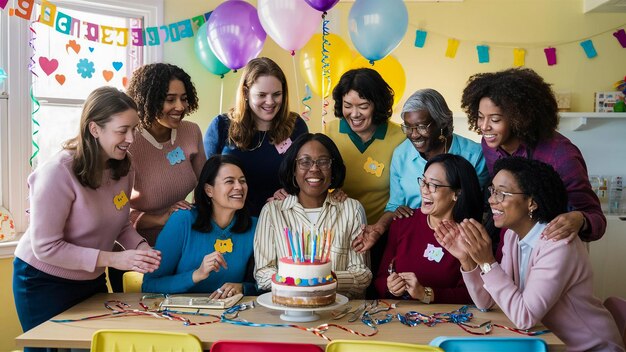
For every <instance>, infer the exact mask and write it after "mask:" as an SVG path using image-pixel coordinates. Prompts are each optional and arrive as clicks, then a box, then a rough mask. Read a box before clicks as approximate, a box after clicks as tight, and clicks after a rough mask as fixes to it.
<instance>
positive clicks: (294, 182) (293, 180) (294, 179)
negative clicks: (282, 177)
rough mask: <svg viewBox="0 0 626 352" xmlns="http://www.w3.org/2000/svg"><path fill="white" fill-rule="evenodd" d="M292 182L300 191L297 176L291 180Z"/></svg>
mask: <svg viewBox="0 0 626 352" xmlns="http://www.w3.org/2000/svg"><path fill="white" fill-rule="evenodd" d="M291 182H292V183H293V186H294V187H296V189H298V184H297V183H296V176H295V175H294V176H293V178H292V179H291Z"/></svg>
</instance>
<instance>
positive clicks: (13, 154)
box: [0, 0, 163, 258]
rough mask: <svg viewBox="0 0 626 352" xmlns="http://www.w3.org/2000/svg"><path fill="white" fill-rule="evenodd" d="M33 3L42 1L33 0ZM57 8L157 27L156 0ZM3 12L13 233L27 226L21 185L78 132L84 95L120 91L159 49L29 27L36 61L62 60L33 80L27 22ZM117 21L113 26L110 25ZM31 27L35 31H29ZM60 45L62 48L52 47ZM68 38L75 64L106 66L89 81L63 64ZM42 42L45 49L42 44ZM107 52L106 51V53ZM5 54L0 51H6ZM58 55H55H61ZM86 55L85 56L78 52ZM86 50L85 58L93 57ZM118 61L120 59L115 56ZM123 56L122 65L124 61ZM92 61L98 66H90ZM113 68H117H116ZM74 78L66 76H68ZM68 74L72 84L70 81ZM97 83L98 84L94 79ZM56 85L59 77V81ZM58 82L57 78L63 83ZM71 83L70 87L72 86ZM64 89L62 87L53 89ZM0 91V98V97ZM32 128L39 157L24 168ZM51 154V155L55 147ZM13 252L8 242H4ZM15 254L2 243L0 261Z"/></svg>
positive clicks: (5, 140)
mask: <svg viewBox="0 0 626 352" xmlns="http://www.w3.org/2000/svg"><path fill="white" fill-rule="evenodd" d="M17 2H18V0H9V2H8V5H7V8H9V7H12V6H13V7H15V6H16V4H17ZM37 3H40V1H39V0H37ZM53 3H54V5H56V6H57V10H59V9H61V10H62V12H64V13H66V14H67V15H70V16H76V17H78V18H81V19H84V20H86V21H93V22H94V23H98V24H104V25H111V26H119V27H123V28H129V27H134V26H137V27H138V26H142V25H143V27H149V26H158V25H160V24H162V22H163V19H162V17H163V2H162V0H134V1H120V0H99V1H96V0H57V1H54V2H53ZM39 6H40V5H37V8H36V9H35V10H34V11H33V15H32V16H33V18H34V17H35V16H36V15H38V14H39V12H40V7H39ZM7 12H8V11H0V48H2V50H0V67H2V68H3V69H4V70H5V71H6V72H7V75H8V77H7V79H6V80H5V82H4V83H0V201H1V202H0V203H1V205H2V206H3V207H5V208H6V209H8V210H9V211H10V212H11V213H12V215H13V218H14V219H15V226H16V230H17V232H18V233H23V232H24V231H25V229H26V227H27V225H28V221H27V220H28V219H27V213H26V210H27V209H28V189H27V183H26V180H27V178H28V175H29V174H30V172H31V171H32V170H33V168H34V167H36V165H37V163H38V162H39V163H40V162H42V161H44V160H45V158H47V157H49V156H50V155H51V154H52V153H53V152H55V151H56V150H58V149H59V148H60V142H62V141H63V140H65V139H67V138H69V137H71V136H73V135H75V134H76V132H77V121H78V120H79V118H80V111H81V105H82V103H83V100H84V99H85V98H86V96H87V95H88V94H89V92H91V90H93V89H94V88H96V87H99V86H102V85H113V86H116V87H120V88H121V87H122V79H123V77H130V74H131V73H132V69H133V68H135V67H137V66H139V65H142V64H144V63H148V62H158V61H160V60H161V51H162V47H161V46H144V47H133V46H132V45H128V46H126V47H120V46H116V47H115V48H111V47H113V46H114V45H106V44H102V43H97V42H94V43H92V44H93V45H89V44H90V42H89V41H87V40H86V39H84V36H81V38H77V37H76V36H72V35H65V34H61V33H57V32H56V31H55V29H52V28H50V27H48V29H46V28H44V27H46V26H45V25H42V24H35V25H34V26H37V27H36V31H37V34H36V36H37V39H36V51H35V56H34V57H33V58H34V59H35V60H38V58H39V57H40V56H45V57H46V58H48V59H52V58H54V57H55V56H57V55H65V56H63V57H62V60H58V61H59V67H58V68H57V69H56V70H55V71H58V72H53V73H52V74H51V75H46V73H44V72H43V71H42V70H41V67H40V65H39V63H38V64H37V66H38V67H37V68H36V69H35V72H36V73H37V74H38V75H39V78H37V77H32V75H31V74H30V72H29V71H28V70H27V69H25V64H24V63H27V62H29V60H30V57H31V55H32V51H31V49H30V48H29V46H28V43H29V40H30V33H31V32H30V30H29V25H30V24H31V23H30V22H29V21H25V20H23V19H21V18H17V17H15V16H13V17H9V16H8V14H7ZM114 21H116V22H114ZM33 28H35V27H33ZM58 40H61V41H62V43H63V44H62V45H59V44H58V43H56V41H58ZM70 40H75V41H76V43H77V44H79V45H81V46H83V48H81V53H80V54H85V55H84V57H83V56H82V55H81V57H80V58H86V59H88V60H89V61H92V62H93V63H94V66H97V65H99V64H98V63H100V64H102V65H104V64H103V63H101V62H107V61H108V65H109V67H107V68H105V67H103V66H102V67H100V68H99V69H98V68H97V67H96V69H97V71H96V72H94V73H93V74H92V75H93V79H91V80H90V79H83V78H82V76H81V75H78V74H76V73H75V72H76V70H77V66H76V65H77V62H78V56H75V57H74V59H75V60H73V61H74V62H73V67H71V66H72V64H71V62H69V63H67V65H69V67H62V65H61V64H63V65H65V64H66V61H72V60H65V59H66V58H71V57H70V56H69V55H70V53H72V51H73V49H72V48H71V47H70V46H68V47H67V49H66V47H65V45H66V44H69V41H70ZM46 43H47V44H46ZM89 47H92V48H93V52H95V51H96V50H98V51H99V54H100V55H98V56H97V57H94V59H93V60H92V59H90V58H89V57H88V56H87V55H86V53H87V52H89ZM107 47H108V48H107ZM5 48H6V50H5ZM105 49H110V50H115V53H112V52H106V53H105ZM58 50H61V51H60V52H59V51H58ZM82 50H85V53H83V52H82ZM93 52H90V53H93ZM116 55H118V56H116ZM122 58H123V60H122ZM96 60H98V61H96ZM113 62H121V63H122V66H121V68H120V70H119V71H117V70H116V69H115V67H113V66H112V65H113ZM117 65H118V64H116V66H117ZM70 69H73V71H65V72H67V73H68V75H66V78H65V82H64V83H63V84H60V82H59V81H58V80H57V77H56V75H57V74H65V73H64V72H61V70H70ZM104 70H107V71H112V72H114V73H115V74H114V75H113V77H111V79H110V80H109V81H108V82H107V81H106V78H108V77H109V76H108V75H110V74H108V73H107V76H104V74H105V73H103V71H104ZM69 72H72V73H69ZM70 75H73V78H74V79H75V80H76V82H70ZM96 77H98V79H95V78H96ZM59 79H61V78H59ZM61 80H62V79H61ZM72 84H76V85H74V86H72V87H71V88H68V87H69V86H70V85H72ZM31 87H32V89H33V92H34V93H35V94H36V96H37V98H38V100H40V104H41V105H42V106H41V109H40V110H39V111H38V112H37V113H36V114H35V118H36V119H37V121H38V122H39V124H40V126H33V125H32V121H31V118H32V116H31V112H32V110H33V106H32V102H31V98H30V90H31ZM59 87H62V88H63V89H58V88H59ZM3 92H4V93H5V94H3ZM37 128H38V130H39V132H37V134H36V135H35V137H37V139H36V140H35V141H36V142H37V143H38V144H39V152H38V153H37V156H36V157H35V158H34V159H33V162H34V163H33V166H32V167H31V165H30V158H31V155H32V154H33V150H35V151H36V148H33V146H32V144H31V141H32V140H33V135H32V133H33V131H36V130H37ZM55 148H56V149H55ZM10 245H11V246H13V247H14V244H10ZM12 253H13V248H9V245H7V244H6V243H0V258H1V257H3V256H10V255H12Z"/></svg>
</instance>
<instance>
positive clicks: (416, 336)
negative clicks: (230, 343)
mask: <svg viewBox="0 0 626 352" xmlns="http://www.w3.org/2000/svg"><path fill="white" fill-rule="evenodd" d="M141 296H142V294H139V293H110V294H98V295H95V296H94V297H92V298H90V299H88V300H86V301H84V302H82V303H80V304H78V305H76V306H74V307H72V308H70V309H69V310H67V311H66V312H64V313H62V314H59V315H58V316H56V317H55V319H80V318H84V317H88V316H94V315H99V314H106V313H109V312H110V311H109V310H107V309H106V308H105V307H104V302H106V301H108V300H120V301H123V302H125V303H128V304H130V305H131V308H138V307H139V304H138V302H139V300H140V299H141ZM253 299H254V297H245V298H244V299H243V301H244V302H246V301H250V300H253ZM360 303H362V302H360V301H351V302H349V303H348V304H350V305H351V306H356V305H357V304H360ZM459 307H460V305H449V304H432V305H424V304H420V303H416V302H408V301H400V302H399V305H398V307H397V308H396V310H395V311H396V312H398V313H405V312H408V311H418V312H420V313H423V314H432V313H435V312H440V313H441V312H450V311H453V310H455V309H458V308H459ZM471 312H472V313H474V320H473V321H476V322H482V321H485V320H491V321H492V322H493V323H498V324H502V325H505V326H509V327H512V326H513V325H512V324H511V322H510V321H509V320H508V319H507V318H506V316H505V315H504V314H503V313H502V312H501V311H499V310H495V311H491V312H486V313H483V312H480V311H478V310H476V309H472V310H471ZM220 313H221V311H216V314H217V315H219V314H220ZM281 313H283V312H282V311H278V310H273V309H270V308H266V307H263V306H261V305H259V304H257V305H256V308H254V309H251V310H246V311H242V312H241V313H240V315H239V317H240V318H242V319H245V320H247V321H249V322H254V323H275V324H286V323H287V324H288V322H284V321H282V320H281V319H280V314H281ZM319 314H320V316H321V319H320V320H318V321H315V322H310V323H297V324H298V325H300V326H306V327H314V326H317V325H320V324H323V323H327V322H330V323H336V324H339V325H342V326H345V327H347V328H349V329H353V330H356V331H360V332H363V333H370V332H372V330H371V329H370V328H369V327H367V326H366V325H364V324H363V323H362V322H360V321H359V320H357V321H356V322H354V323H349V322H348V317H344V318H342V319H339V320H332V319H331V313H330V312H328V311H326V312H319ZM186 317H189V318H190V320H191V321H193V322H202V321H208V320H212V318H210V317H201V316H190V315H186ZM99 329H143V330H161V331H172V332H185V333H191V334H194V335H196V336H198V338H200V340H201V341H202V346H203V348H204V349H206V350H208V349H209V348H210V347H211V344H212V343H213V342H215V341H217V340H255V341H282V342H296V343H312V344H316V345H319V346H321V347H325V346H326V344H327V343H328V341H326V340H325V339H323V338H321V337H318V336H316V335H314V334H313V333H311V332H306V331H301V330H298V329H295V328H276V327H248V326H237V325H232V324H226V323H215V324H210V325H197V326H184V325H183V323H182V322H180V321H170V320H166V319H158V318H154V317H147V316H123V317H116V318H112V317H111V318H104V319H94V320H86V321H80V322H71V323H54V322H51V321H47V322H45V323H43V324H41V325H39V326H37V327H35V328H34V329H32V330H30V331H28V332H26V333H24V334H22V335H20V336H19V337H17V339H16V344H17V346H18V347H56V348H89V347H90V345H91V336H92V335H93V333H94V332H95V331H96V330H99ZM325 335H326V336H328V338H330V339H352V340H382V341H396V342H404V343H418V344H426V345H427V344H428V343H429V342H430V341H431V340H432V339H433V338H435V337H437V336H470V335H469V334H468V333H467V332H465V331H463V330H462V329H461V328H459V327H458V326H456V325H454V324H437V325H436V326H434V327H428V326H424V325H421V324H420V325H419V326H415V327H408V326H405V325H402V324H401V323H399V322H398V321H397V320H396V319H394V320H393V321H392V322H391V323H387V324H383V325H380V326H379V332H378V334H377V335H375V336H373V337H361V336H357V335H354V334H351V333H348V332H345V331H342V330H339V329H336V328H330V329H329V330H328V332H326V334H325ZM490 336H509V337H511V336H515V337H520V336H524V335H520V334H516V333H514V332H511V331H508V330H505V329H501V328H496V327H494V329H493V331H492V333H491V334H490ZM540 337H541V338H542V339H544V340H545V341H546V343H547V344H548V346H549V348H550V351H564V350H565V346H564V345H563V343H562V342H561V341H560V340H559V339H558V338H557V337H556V336H554V335H553V334H551V333H550V334H545V335H541V336H540Z"/></svg>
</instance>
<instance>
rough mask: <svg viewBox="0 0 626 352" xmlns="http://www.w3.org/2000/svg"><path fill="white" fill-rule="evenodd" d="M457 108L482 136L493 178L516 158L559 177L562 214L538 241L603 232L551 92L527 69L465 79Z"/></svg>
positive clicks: (586, 179) (577, 153)
mask: <svg viewBox="0 0 626 352" xmlns="http://www.w3.org/2000/svg"><path fill="white" fill-rule="evenodd" d="M461 107H462V108H463V109H464V110H465V112H466V113H467V116H468V122H469V127H470V129H473V130H474V131H476V132H478V133H479V134H481V135H482V141H481V144H482V149H483V153H484V155H485V159H486V161H487V168H488V169H489V172H490V174H491V175H492V176H493V175H494V171H493V167H494V163H495V162H496V160H498V159H502V158H507V157H510V156H520V157H524V158H528V159H536V160H540V161H543V162H545V163H547V164H550V165H551V166H552V167H554V169H555V170H556V172H558V174H559V175H560V176H561V179H562V180H563V183H564V184H565V188H566V189H567V195H568V207H567V208H568V211H567V212H564V213H562V214H560V215H558V216H557V217H555V218H554V219H553V220H552V221H550V223H549V224H548V226H546V228H545V229H544V231H543V234H542V236H545V237H546V238H548V239H550V238H551V239H554V240H559V239H563V238H566V239H567V241H571V240H573V238H574V237H576V236H577V235H578V236H580V238H581V239H582V240H583V241H595V240H598V239H600V238H601V237H602V235H603V234H604V231H605V230H606V218H605V217H604V215H603V214H602V208H601V207H600V201H599V199H598V197H597V195H596V194H595V193H594V192H593V190H592V188H591V184H590V183H589V177H588V176H587V165H586V164H585V159H584V158H583V156H582V154H581V153H580V150H579V149H578V148H577V147H576V146H575V145H574V144H573V143H572V142H571V141H570V140H569V139H567V138H566V137H564V136H563V135H561V134H560V133H558V132H557V131H556V128H557V126H558V123H559V116H558V108H557V103H556V98H555V96H554V92H553V91H552V89H551V88H550V85H549V84H548V83H546V82H545V81H544V80H543V78H541V76H539V75H538V74H537V73H535V72H534V71H533V70H531V69H528V68H512V69H507V70H504V71H500V72H494V73H479V74H476V75H474V76H472V77H470V79H469V82H468V84H467V86H466V87H465V89H464V90H463V96H462V101H461Z"/></svg>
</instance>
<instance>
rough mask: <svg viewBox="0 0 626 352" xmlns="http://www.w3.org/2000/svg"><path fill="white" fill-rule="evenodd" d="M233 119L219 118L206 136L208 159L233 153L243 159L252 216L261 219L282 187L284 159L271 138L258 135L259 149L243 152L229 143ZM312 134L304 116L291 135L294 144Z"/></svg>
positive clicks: (255, 138)
mask: <svg viewBox="0 0 626 352" xmlns="http://www.w3.org/2000/svg"><path fill="white" fill-rule="evenodd" d="M229 125H230V120H229V119H228V116H226V114H222V115H219V116H217V117H216V118H215V119H213V121H212V122H211V124H210V125H209V128H208V129H207V131H206V133H205V135H204V151H205V153H206V155H207V158H210V157H211V155H213V154H231V155H234V156H236V157H237V158H239V160H241V163H242V164H243V166H244V170H243V171H244V173H245V175H246V177H247V181H248V205H249V209H250V214H252V216H259V214H260V213H261V209H262V208H263V206H264V205H265V202H266V201H267V198H269V197H271V196H272V195H274V192H276V191H277V190H279V189H280V188H281V185H280V182H279V181H278V167H279V166H280V163H281V162H282V160H283V156H284V155H285V154H284V153H283V154H279V152H278V150H277V149H276V146H274V145H273V144H271V143H270V141H269V138H268V137H269V136H265V135H264V134H263V133H262V132H257V133H256V136H255V137H254V138H253V145H254V146H256V145H257V143H258V142H261V143H260V144H259V147H258V148H257V149H255V150H250V151H242V150H239V149H238V148H237V147H235V146H234V145H230V144H229V143H228V126H229ZM308 131H309V129H308V127H307V125H306V123H305V122H304V120H303V119H302V118H300V117H298V118H297V119H296V125H295V127H294V129H293V131H292V132H291V136H290V138H291V141H292V142H293V141H295V140H296V138H298V136H300V135H301V134H304V133H307V132H308Z"/></svg>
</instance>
